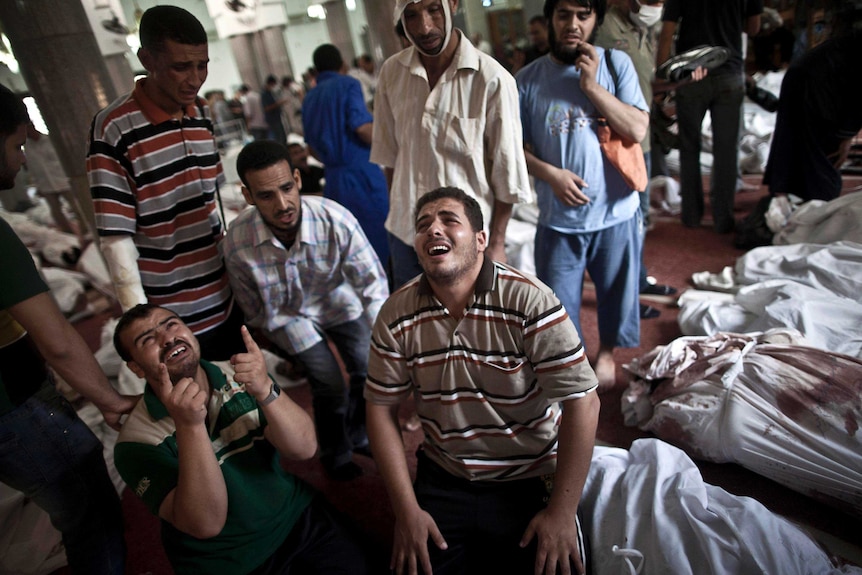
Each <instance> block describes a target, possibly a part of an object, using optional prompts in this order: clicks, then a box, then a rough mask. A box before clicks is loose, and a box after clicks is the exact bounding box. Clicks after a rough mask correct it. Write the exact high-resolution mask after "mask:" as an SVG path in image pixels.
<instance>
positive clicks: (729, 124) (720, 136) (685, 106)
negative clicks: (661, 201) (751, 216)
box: [676, 74, 745, 232]
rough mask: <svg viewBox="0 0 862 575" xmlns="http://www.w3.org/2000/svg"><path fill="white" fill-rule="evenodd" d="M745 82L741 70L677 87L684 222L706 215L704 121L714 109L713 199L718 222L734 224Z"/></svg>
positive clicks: (722, 226) (719, 227)
mask: <svg viewBox="0 0 862 575" xmlns="http://www.w3.org/2000/svg"><path fill="white" fill-rule="evenodd" d="M744 96H745V82H744V81H743V78H742V74H722V75H719V76H707V77H706V78H704V79H703V80H701V81H700V82H693V83H691V84H686V85H685V86H680V87H679V88H678V89H677V92H676V115H677V124H678V126H679V161H680V194H681V195H682V214H681V217H682V223H683V225H685V226H689V227H696V226H699V225H700V220H701V218H702V217H703V211H704V199H703V179H702V177H701V174H700V151H701V140H700V132H701V124H703V118H704V116H705V115H706V112H707V110H709V113H710V117H711V118H712V155H713V163H712V175H711V178H710V179H711V185H710V192H709V198H710V203H711V205H712V218H713V226H714V228H715V230H716V231H718V232H727V231H730V230H731V229H733V224H734V220H733V200H734V197H735V195H736V178H737V172H738V161H737V154H738V153H739V123H740V118H741V115H742V99H743V97H744Z"/></svg>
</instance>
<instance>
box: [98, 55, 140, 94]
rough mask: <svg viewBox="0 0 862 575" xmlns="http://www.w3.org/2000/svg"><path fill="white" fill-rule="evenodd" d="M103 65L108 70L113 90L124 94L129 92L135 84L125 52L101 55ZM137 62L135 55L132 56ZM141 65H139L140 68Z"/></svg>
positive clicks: (133, 74)
mask: <svg viewBox="0 0 862 575" xmlns="http://www.w3.org/2000/svg"><path fill="white" fill-rule="evenodd" d="M103 58H104V61H105V67H106V68H107V70H108V75H109V76H110V77H111V82H112V83H113V84H114V90H115V91H116V92H117V94H125V93H126V92H130V91H131V90H132V87H133V86H134V84H135V73H134V71H132V67H131V66H129V61H128V60H127V59H126V55H125V54H112V55H110V56H103ZM134 58H135V61H136V63H137V58H138V57H137V55H135V56H134ZM142 68H143V66H141V69H142Z"/></svg>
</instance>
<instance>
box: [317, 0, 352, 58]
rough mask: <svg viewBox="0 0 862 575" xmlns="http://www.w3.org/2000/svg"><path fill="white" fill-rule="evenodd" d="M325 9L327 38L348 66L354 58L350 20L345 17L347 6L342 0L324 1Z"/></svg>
mask: <svg viewBox="0 0 862 575" xmlns="http://www.w3.org/2000/svg"><path fill="white" fill-rule="evenodd" d="M323 7H324V8H325V9H326V29H327V30H328V31H329V40H330V42H332V43H333V44H334V45H335V46H336V47H337V48H338V50H339V51H340V52H341V58H342V59H343V60H344V62H345V63H346V64H347V66H348V67H350V65H351V63H352V62H353V59H354V58H356V51H355V50H354V49H353V38H352V37H351V36H350V20H348V18H347V8H346V7H345V6H344V0H335V1H332V2H324V3H323Z"/></svg>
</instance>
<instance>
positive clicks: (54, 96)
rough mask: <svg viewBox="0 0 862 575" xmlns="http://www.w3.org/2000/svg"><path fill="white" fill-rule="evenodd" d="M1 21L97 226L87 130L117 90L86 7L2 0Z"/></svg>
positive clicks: (76, 189)
mask: <svg viewBox="0 0 862 575" xmlns="http://www.w3.org/2000/svg"><path fill="white" fill-rule="evenodd" d="M0 23H2V27H3V30H4V32H5V33H6V35H7V36H8V37H9V41H10V43H11V44H12V51H13V52H14V53H15V58H16V59H17V60H18V63H19V64H20V67H21V75H22V76H23V77H24V81H25V82H26V84H27V87H28V89H29V90H30V93H31V94H32V96H33V98H34V99H35V100H36V103H37V104H38V106H39V109H40V111H41V112H42V116H43V118H44V119H45V123H46V124H47V126H48V129H49V130H50V131H51V141H52V142H53V143H54V146H55V147H56V149H57V155H58V156H59V157H60V161H61V162H62V164H63V167H64V168H65V170H66V173H67V174H68V175H69V178H70V180H71V183H72V188H73V190H74V192H75V195H76V197H77V198H78V202H79V204H80V205H81V208H82V209H83V210H84V213H85V215H86V217H87V219H88V224H89V227H90V229H95V217H94V215H93V205H92V201H91V199H90V189H89V186H88V184H87V173H86V168H85V165H84V158H85V157H86V153H87V134H88V132H89V129H90V124H91V122H92V120H93V116H94V115H95V114H96V113H97V112H98V111H99V110H100V109H102V108H104V107H105V106H107V105H108V104H109V103H110V102H111V101H112V100H114V99H115V98H116V97H117V96H118V92H117V89H116V88H115V84H114V81H113V80H112V78H111V74H110V73H109V71H108V69H107V66H106V65H105V60H104V58H103V57H102V54H101V53H100V51H99V46H98V44H97V43H96V38H95V36H94V35H93V30H92V28H91V27H90V22H89V21H88V19H87V14H86V13H85V11H84V7H83V6H82V5H81V3H80V2H76V1H63V2H57V1H56V0H27V1H26V2H24V1H21V0H3V1H2V2H0ZM127 88H128V89H131V85H129V86H127Z"/></svg>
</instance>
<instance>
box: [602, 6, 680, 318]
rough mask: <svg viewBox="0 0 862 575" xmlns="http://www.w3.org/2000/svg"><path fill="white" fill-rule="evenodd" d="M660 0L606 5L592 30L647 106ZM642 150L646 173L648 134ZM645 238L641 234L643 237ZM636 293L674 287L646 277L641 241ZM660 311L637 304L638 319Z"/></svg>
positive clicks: (643, 198) (644, 197)
mask: <svg viewBox="0 0 862 575" xmlns="http://www.w3.org/2000/svg"><path fill="white" fill-rule="evenodd" d="M663 7H664V0H642V1H638V0H622V2H620V3H618V4H615V5H613V6H608V12H607V14H605V21H604V22H603V23H602V25H601V26H600V27H599V28H598V30H597V31H596V46H601V47H602V48H611V49H614V50H621V51H622V52H625V53H626V54H628V55H629V58H631V59H632V63H633V64H634V67H635V72H637V75H638V83H639V84H640V87H641V92H643V95H644V100H646V102H647V104H648V105H649V104H650V102H652V96H653V90H652V82H653V78H654V76H655V51H656V45H657V44H658V34H659V31H660V30H661V25H660V22H661V13H662V8H663ZM641 148H643V151H644V160H645V161H646V166H647V174H648V175H649V169H650V159H651V158H650V149H651V147H650V135H649V133H647V136H646V137H645V138H644V139H643V141H641ZM649 196H650V194H649V186H647V189H646V190H644V191H643V192H642V193H641V194H640V202H641V211H642V212H643V218H644V219H643V221H644V230H643V231H644V234H646V230H647V229H648V228H649V224H650V218H649V206H650V197H649ZM645 239H646V238H645V237H644V240H645ZM639 284H640V293H642V294H648V295H672V294H674V293H676V288H673V287H671V286H668V285H662V284H657V283H651V282H650V281H648V280H647V270H646V266H645V265H644V261H643V242H642V243H641V271H640V279H639ZM660 314H661V312H659V310H657V309H656V308H654V307H653V306H650V305H647V304H644V303H642V304H640V316H641V319H652V318H655V317H658V316H659V315H660Z"/></svg>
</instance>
